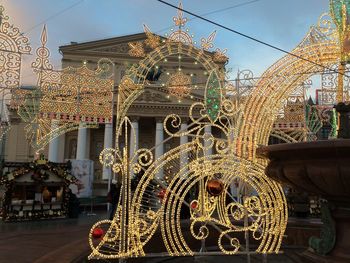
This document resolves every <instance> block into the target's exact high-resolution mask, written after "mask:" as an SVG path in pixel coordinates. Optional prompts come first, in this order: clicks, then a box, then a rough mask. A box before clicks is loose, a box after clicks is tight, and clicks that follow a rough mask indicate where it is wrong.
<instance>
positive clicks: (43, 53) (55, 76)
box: [18, 26, 114, 151]
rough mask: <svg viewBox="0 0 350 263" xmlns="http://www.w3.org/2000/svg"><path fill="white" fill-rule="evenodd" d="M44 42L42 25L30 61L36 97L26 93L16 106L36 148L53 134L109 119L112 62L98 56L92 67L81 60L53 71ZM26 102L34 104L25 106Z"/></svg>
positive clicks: (112, 82)
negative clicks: (35, 81)
mask: <svg viewBox="0 0 350 263" xmlns="http://www.w3.org/2000/svg"><path fill="white" fill-rule="evenodd" d="M46 43H47V32H46V26H44V28H43V31H42V34H41V46H40V47H39V48H38V49H37V51H36V54H37V58H36V60H35V61H34V62H33V63H32V67H33V70H34V72H35V73H36V74H37V75H38V81H37V86H38V88H37V91H35V93H36V94H37V97H38V98H36V99H35V98H34V99H35V102H33V95H29V96H28V95H27V99H26V101H27V102H26V103H24V105H22V106H20V107H19V110H18V113H19V115H20V116H21V117H22V119H23V120H24V121H26V122H27V123H29V124H28V125H27V126H26V134H27V138H28V139H29V140H30V142H31V144H32V146H33V148H34V149H35V150H37V151H38V150H41V149H43V147H44V146H45V145H47V144H48V143H49V142H50V141H51V140H52V139H54V138H56V137H57V136H59V135H61V134H64V133H66V132H68V131H71V130H76V129H78V128H79V125H80V127H87V128H96V127H97V126H98V124H100V123H110V122H111V121H112V96H113V86H114V81H113V78H112V76H113V74H114V66H113V63H112V62H111V61H110V60H109V59H100V60H99V61H98V63H97V69H96V70H91V69H89V68H88V67H87V63H86V62H84V63H83V65H82V67H79V68H73V67H67V68H64V69H63V70H61V71H57V70H54V69H53V66H52V65H51V64H50V61H49V56H50V51H49V49H48V48H47V47H46ZM38 94H40V95H38ZM29 101H32V102H29ZM28 103H29V105H33V104H35V105H36V107H35V108H33V107H31V106H28ZM52 121H55V124H56V125H55V127H51V126H52V125H51V123H52Z"/></svg>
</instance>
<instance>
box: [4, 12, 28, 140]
mask: <svg viewBox="0 0 350 263" xmlns="http://www.w3.org/2000/svg"><path fill="white" fill-rule="evenodd" d="M30 51H31V47H30V46H29V40H28V38H27V37H25V36H24V35H23V33H21V31H20V29H19V28H17V27H15V26H13V25H11V24H10V22H9V17H8V16H7V15H6V14H5V9H4V7H3V6H1V5H0V97H1V98H2V104H4V99H5V97H6V96H8V95H9V94H10V92H9V90H11V92H12V91H14V90H15V89H16V88H18V87H19V83H20V75H21V65H22V56H23V55H28V54H29V53H30ZM1 107H2V108H3V109H2V110H1V116H0V119H1V122H0V141H2V138H3V136H4V134H5V133H6V132H7V131H8V130H9V129H10V127H11V125H10V120H9V118H8V113H7V111H6V109H5V107H6V106H5V105H1Z"/></svg>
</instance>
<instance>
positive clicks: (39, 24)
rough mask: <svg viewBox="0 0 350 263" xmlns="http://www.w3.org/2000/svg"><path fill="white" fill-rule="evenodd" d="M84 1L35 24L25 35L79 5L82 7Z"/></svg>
mask: <svg viewBox="0 0 350 263" xmlns="http://www.w3.org/2000/svg"><path fill="white" fill-rule="evenodd" d="M84 1H85V0H79V1H77V2H75V3H74V4H72V5H70V6H68V7H66V8H64V9H62V10H61V11H59V12H57V13H55V14H53V15H51V16H49V17H47V18H46V19H44V20H43V21H41V22H40V23H38V24H35V25H34V26H32V27H30V28H29V29H27V30H26V31H25V32H24V34H27V33H28V32H30V31H32V30H33V29H35V28H37V27H38V26H41V25H43V24H45V23H46V22H47V21H49V20H51V19H53V18H55V17H57V16H59V15H61V14H63V13H65V12H67V11H68V10H70V9H72V8H73V7H75V6H77V5H80V4H81V3H82V2H84Z"/></svg>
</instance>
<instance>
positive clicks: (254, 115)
mask: <svg viewBox="0 0 350 263" xmlns="http://www.w3.org/2000/svg"><path fill="white" fill-rule="evenodd" d="M334 30H335V29H334V27H333V26H332V23H331V21H330V20H328V19H327V17H326V16H321V19H320V21H319V24H318V25H317V26H313V27H311V29H310V31H309V32H308V34H307V35H306V37H305V38H304V39H303V40H302V42H301V43H300V44H299V45H298V46H297V47H296V48H295V49H294V50H293V51H292V53H294V54H296V55H298V56H299V57H303V58H305V59H307V60H310V61H317V63H318V64H320V66H318V65H315V64H312V63H310V62H308V61H305V60H301V59H299V58H297V57H294V56H292V55H286V56H284V57H283V58H281V59H280V60H279V61H277V62H276V63H275V64H274V65H272V66H271V67H270V68H269V69H267V70H266V71H265V72H264V74H263V75H262V76H261V78H260V79H259V81H258V82H257V83H256V86H257V88H256V89H254V90H253V91H252V93H251V96H249V98H248V99H247V102H246V103H245V104H244V112H245V118H244V120H243V124H242V129H241V131H240V133H239V138H237V145H236V147H237V148H236V149H237V154H238V155H239V156H244V157H246V158H248V159H250V160H254V159H255V158H256V156H255V150H256V148H257V145H266V144H268V139H269V136H270V134H271V131H272V128H273V123H274V121H275V120H276V118H277V115H278V112H279V109H280V108H281V107H282V105H283V102H284V101H285V100H286V99H287V98H288V97H289V96H290V94H291V93H292V92H293V91H294V90H295V89H296V88H297V87H298V83H303V82H304V81H306V80H307V79H309V78H310V77H311V76H312V75H313V74H314V72H322V71H324V70H325V68H329V67H331V66H332V65H334V64H337V63H338V62H339V54H340V48H339V41H338V39H337V36H336V34H335V31H334ZM308 72H309V74H308Z"/></svg>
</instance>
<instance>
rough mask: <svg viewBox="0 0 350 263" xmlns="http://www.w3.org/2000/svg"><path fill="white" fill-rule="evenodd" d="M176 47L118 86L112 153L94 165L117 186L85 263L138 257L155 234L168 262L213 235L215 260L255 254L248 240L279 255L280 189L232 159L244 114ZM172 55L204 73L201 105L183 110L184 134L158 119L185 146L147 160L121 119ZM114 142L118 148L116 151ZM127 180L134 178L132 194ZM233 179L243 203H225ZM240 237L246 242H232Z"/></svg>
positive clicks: (199, 56) (192, 51) (195, 52)
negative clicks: (242, 190) (114, 202)
mask: <svg viewBox="0 0 350 263" xmlns="http://www.w3.org/2000/svg"><path fill="white" fill-rule="evenodd" d="M180 7H181V6H180ZM186 21H187V20H186V18H184V17H183V15H182V12H180V11H179V12H178V16H177V17H175V18H174V22H175V23H176V24H177V25H178V26H183V25H184V23H186ZM180 39H182V38H179V37H174V38H172V39H170V40H168V41H164V42H161V44H160V45H159V46H158V47H157V48H155V49H154V50H153V51H151V52H149V53H148V54H147V56H146V57H145V58H144V59H143V60H141V61H140V62H139V63H138V65H135V66H133V67H132V68H130V69H129V70H128V72H127V74H126V75H125V76H124V77H123V79H122V81H121V83H120V86H119V90H118V106H117V109H116V115H117V120H116V127H117V128H116V148H115V149H112V148H108V149H104V150H103V151H102V152H101V155H100V161H101V163H102V164H103V165H105V166H107V167H111V168H112V170H113V172H114V179H116V178H118V179H120V181H121V182H122V187H121V195H120V198H119V205H118V208H117V210H116V212H115V215H114V218H113V219H112V220H102V221H99V222H97V223H96V224H94V226H92V228H91V231H90V234H89V244H90V247H91V254H90V255H89V259H115V258H128V257H139V256H145V255H146V254H147V251H145V246H146V244H147V243H148V242H149V241H150V240H151V239H152V237H153V235H154V233H155V232H156V231H157V230H158V231H160V233H161V238H162V241H163V242H162V243H164V250H165V251H166V253H167V254H168V255H170V256H186V255H195V254H196V253H197V252H195V250H194V249H193V248H191V244H190V242H189V240H190V239H192V240H193V238H194V239H196V240H198V242H201V243H202V244H203V242H205V240H206V239H207V238H208V237H209V236H210V235H212V234H214V232H215V233H216V234H215V235H217V233H218V234H219V235H218V238H217V240H216V246H217V247H218V249H219V251H218V253H222V254H230V255H233V254H236V253H238V252H239V253H254V252H250V251H249V250H250V249H251V248H250V246H249V238H253V239H254V240H256V242H257V247H256V249H255V253H278V251H279V249H280V246H281V242H282V238H283V234H284V231H285V228H286V224H287V207H286V200H285V197H284V194H283V191H282V188H281V186H280V185H279V184H277V183H275V182H273V181H271V180H270V179H268V178H267V177H266V176H265V174H264V168H265V167H264V165H263V164H260V163H257V162H256V161H255V160H248V159H247V158H246V157H245V156H239V155H237V151H236V146H237V144H238V143H239V140H238V139H239V135H240V132H241V130H242V128H243V126H242V124H243V123H244V119H245V113H244V111H243V110H242V109H243V107H242V105H240V104H239V103H238V101H237V100H236V99H235V98H231V99H228V98H226V97H225V96H224V94H226V91H225V90H224V87H225V85H223V84H222V82H223V79H222V78H221V76H222V74H220V71H219V67H218V65H216V64H215V62H214V61H213V58H212V56H210V55H209V54H207V53H206V52H204V51H203V49H198V48H196V47H195V46H194V45H192V44H188V43H189V42H185V43H187V44H184V42H183V41H180ZM190 43H192V42H190ZM174 55H176V56H179V55H181V56H184V55H186V56H188V57H190V58H192V59H193V61H196V62H197V63H198V64H199V65H200V66H202V67H203V68H204V69H205V70H206V72H208V73H209V75H208V79H207V84H206V87H205V90H204V94H203V97H204V98H205V99H204V101H203V102H195V103H193V104H192V105H191V107H190V108H189V113H188V118H189V120H190V123H189V124H188V128H187V130H186V131H184V130H181V123H182V121H183V120H182V119H181V118H180V116H178V115H176V114H170V115H168V116H167V117H166V118H165V120H164V122H163V128H164V130H165V132H166V133H167V135H168V138H179V137H181V136H188V137H191V138H192V140H190V141H189V142H188V143H185V144H182V145H179V146H178V147H175V148H173V149H171V150H170V151H168V152H167V153H165V154H164V155H162V156H161V157H159V158H158V159H154V156H153V153H152V152H153V150H154V149H155V147H153V148H150V149H137V148H136V145H135V144H132V145H129V142H130V141H131V142H133V141H136V140H135V136H136V135H135V131H134V128H133V126H132V123H131V122H130V120H129V118H128V117H126V113H127V111H128V109H129V108H130V106H131V105H132V103H133V102H134V101H135V100H136V99H137V97H138V96H140V95H141V94H142V92H143V91H144V86H145V85H146V84H147V81H146V78H147V74H148V72H149V71H150V70H151V69H152V68H153V67H154V66H155V65H156V64H157V63H159V61H163V60H164V59H166V58H168V57H170V56H174ZM207 128H213V129H217V130H219V131H220V133H221V136H220V137H215V136H213V135H212V134H208V133H206V130H207ZM251 128H252V127H251ZM120 141H123V142H124V146H123V147H122V148H120V147H119V142H120ZM162 143H165V141H163V142H162ZM209 150H211V151H212V154H209ZM183 155H187V156H188V162H187V163H183V164H182V166H180V167H179V166H177V165H178V164H179V162H180V160H181V156H183ZM168 166H170V167H175V166H177V167H178V168H177V169H174V170H173V174H172V175H171V178H168V179H167V180H166V179H165V178H160V177H159V176H158V175H159V170H160V169H164V168H165V167H168ZM134 174H136V176H137V177H138V175H140V177H139V181H138V184H137V186H136V189H135V190H134V191H133V192H132V191H131V180H132V177H133V176H134ZM236 179H240V180H242V181H244V182H245V184H246V185H248V186H249V187H251V188H252V189H254V190H255V192H256V193H257V194H256V195H254V196H244V197H243V198H242V199H241V200H237V199H236V198H234V197H232V195H231V193H230V191H229V187H230V185H232V184H234V182H235V181H236ZM211 180H220V185H222V188H223V189H222V191H221V189H219V190H220V191H216V192H215V196H214V195H210V194H209V193H208V191H207V183H208V182H210V181H211ZM194 188H198V194H196V196H195V199H194V200H192V201H191V202H190V203H188V201H187V200H186V196H187V195H188V193H189V192H190V191H193V189H194ZM160 193H161V194H160ZM227 195H229V196H230V200H228V199H227V198H226V196H227ZM183 208H185V209H188V211H189V212H190V214H191V224H190V227H189V228H190V229H189V230H190V233H191V236H186V235H184V233H183V227H182V225H181V217H180V213H181V210H182V209H183ZM238 221H240V222H243V224H238V223H237V222H238ZM97 228H101V229H106V231H105V235H104V236H103V237H102V238H101V240H96V239H95V238H94V230H95V229H97ZM186 232H187V231H186ZM239 233H242V234H243V235H244V236H245V237H246V238H245V239H242V238H239V237H238V234H239ZM200 253H201V254H205V252H200ZM162 255H164V253H163V254H162Z"/></svg>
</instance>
